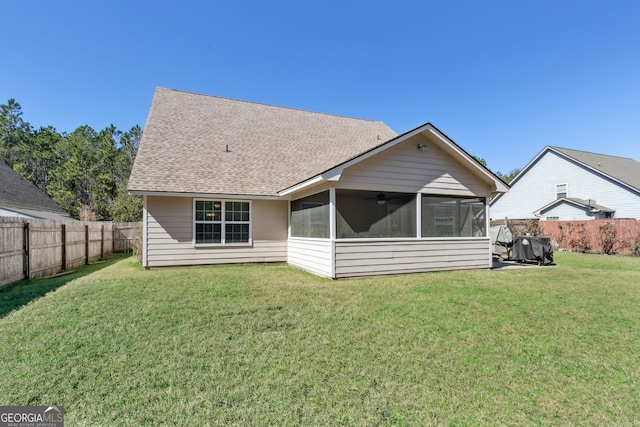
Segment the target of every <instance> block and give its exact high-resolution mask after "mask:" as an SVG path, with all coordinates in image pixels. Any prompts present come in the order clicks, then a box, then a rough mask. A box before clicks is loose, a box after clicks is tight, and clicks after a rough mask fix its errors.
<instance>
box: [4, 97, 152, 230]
mask: <svg viewBox="0 0 640 427" xmlns="http://www.w3.org/2000/svg"><path fill="white" fill-rule="evenodd" d="M141 137H142V129H141V128H140V126H138V125H135V126H133V127H132V128H131V129H129V130H128V131H125V132H123V131H121V130H119V129H117V128H116V127H115V126H114V125H110V126H107V127H106V128H104V129H102V130H99V131H97V130H95V129H92V128H91V127H90V126H88V125H82V126H79V127H78V128H77V129H76V130H74V131H73V132H71V133H64V132H63V133H59V132H58V131H57V130H56V129H55V128H54V127H53V126H40V127H39V128H34V127H33V126H31V125H30V124H29V123H28V122H26V121H24V120H23V118H22V107H21V106H20V104H19V103H18V102H16V100H15V99H13V98H12V99H9V100H8V101H7V103H6V104H2V105H0V161H2V162H4V163H6V164H7V165H9V166H10V167H11V168H13V170H15V171H16V172H18V173H19V174H20V175H21V176H22V177H24V178H25V179H27V180H28V181H30V182H32V183H33V184H34V185H35V186H36V187H38V188H39V189H40V190H42V191H44V192H45V193H46V194H47V195H48V196H49V197H50V198H51V199H52V200H53V201H54V202H56V203H57V204H58V205H59V206H60V207H62V208H63V209H64V210H66V211H67V212H69V214H70V215H71V217H72V218H76V219H80V220H83V221H95V220H111V221H117V222H128V221H139V220H140V218H142V198H141V197H139V196H131V195H129V194H128V192H127V183H128V180H129V174H130V172H131V168H132V166H133V161H134V159H135V156H136V153H137V151H138V146H139V145H140V138H141Z"/></svg>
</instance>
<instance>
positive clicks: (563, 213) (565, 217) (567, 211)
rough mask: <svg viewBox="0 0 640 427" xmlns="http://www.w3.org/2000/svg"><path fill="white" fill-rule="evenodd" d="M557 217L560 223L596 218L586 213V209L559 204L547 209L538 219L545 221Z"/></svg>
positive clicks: (568, 204)
mask: <svg viewBox="0 0 640 427" xmlns="http://www.w3.org/2000/svg"><path fill="white" fill-rule="evenodd" d="M550 217H551V218H554V217H557V218H558V220H562V221H584V220H585V219H595V218H596V217H595V216H594V215H593V214H591V213H590V212H588V211H587V209H586V208H580V207H578V206H575V205H572V204H570V203H566V202H565V203H559V204H557V205H555V206H554V207H552V208H551V209H548V210H546V211H544V212H542V214H541V215H540V219H542V220H547V219H549V218H550Z"/></svg>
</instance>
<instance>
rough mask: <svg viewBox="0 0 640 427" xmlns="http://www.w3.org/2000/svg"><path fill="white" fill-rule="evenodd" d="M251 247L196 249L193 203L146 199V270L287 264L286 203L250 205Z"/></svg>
mask: <svg viewBox="0 0 640 427" xmlns="http://www.w3.org/2000/svg"><path fill="white" fill-rule="evenodd" d="M251 228H252V244H251V245H242V246H216V247H197V248H196V247H194V245H193V199H192V198H190V197H156V196H148V197H147V267H162V266H174V265H200V264H233V263H245V262H284V261H286V260H287V202H285V201H271V200H252V201H251Z"/></svg>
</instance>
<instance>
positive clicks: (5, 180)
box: [0, 162, 69, 218]
mask: <svg viewBox="0 0 640 427" xmlns="http://www.w3.org/2000/svg"><path fill="white" fill-rule="evenodd" d="M0 207H2V208H7V209H9V210H13V211H15V212H20V213H24V214H26V215H28V216H35V217H37V218H52V217H56V216H64V217H68V216H69V214H68V213H67V212H66V211H65V210H64V209H62V208H61V207H60V206H58V205H56V204H55V203H54V202H53V200H51V199H50V198H49V196H47V195H46V194H45V193H44V192H43V191H41V190H40V189H39V188H38V187H36V186H35V185H33V184H32V183H30V182H29V181H27V180H26V179H24V178H23V177H21V176H20V175H19V174H18V173H17V172H16V171H14V170H13V169H11V168H10V167H9V166H8V165H6V164H4V163H2V162H0ZM51 214H53V216H52V215H51Z"/></svg>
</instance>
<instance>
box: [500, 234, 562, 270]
mask: <svg viewBox="0 0 640 427" xmlns="http://www.w3.org/2000/svg"><path fill="white" fill-rule="evenodd" d="M510 258H511V259H512V260H514V261H536V262H537V263H538V265H542V264H552V263H553V247H552V246H551V239H549V238H548V237H533V236H520V237H516V238H515V239H513V245H512V246H511V257H510Z"/></svg>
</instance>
